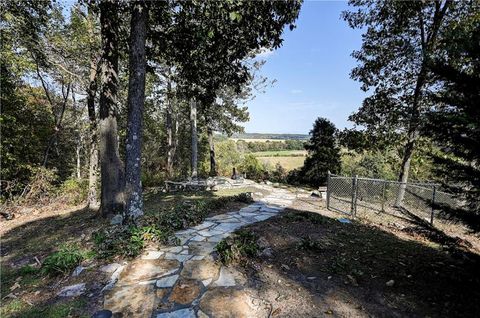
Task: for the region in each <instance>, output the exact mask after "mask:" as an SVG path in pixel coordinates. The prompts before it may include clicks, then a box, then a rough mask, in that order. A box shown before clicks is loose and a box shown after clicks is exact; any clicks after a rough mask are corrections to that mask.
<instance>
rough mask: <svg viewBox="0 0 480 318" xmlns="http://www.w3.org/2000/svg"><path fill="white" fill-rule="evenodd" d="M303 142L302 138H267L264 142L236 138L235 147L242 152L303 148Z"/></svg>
mask: <svg viewBox="0 0 480 318" xmlns="http://www.w3.org/2000/svg"><path fill="white" fill-rule="evenodd" d="M304 142H305V141H304V140H282V141H269V140H267V141H266V142H259V141H246V140H237V149H238V150H239V151H242V152H259V151H281V150H303V149H304V146H303V144H304Z"/></svg>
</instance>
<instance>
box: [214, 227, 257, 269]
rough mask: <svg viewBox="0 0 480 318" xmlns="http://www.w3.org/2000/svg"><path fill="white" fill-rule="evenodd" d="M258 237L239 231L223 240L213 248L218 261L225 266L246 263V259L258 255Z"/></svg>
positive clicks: (248, 232) (251, 233)
mask: <svg viewBox="0 0 480 318" xmlns="http://www.w3.org/2000/svg"><path fill="white" fill-rule="evenodd" d="M257 240H258V236H257V235H256V234H255V233H253V232H250V231H246V230H240V231H237V232H236V233H235V235H234V236H232V237H228V238H226V239H223V240H222V241H220V243H218V245H217V247H216V248H215V249H216V251H217V253H218V256H219V259H220V261H221V262H222V263H223V264H225V265H228V264H231V263H233V262H238V263H246V262H247V260H248V258H250V257H255V256H256V255H257V253H258V249H259V248H258V243H257Z"/></svg>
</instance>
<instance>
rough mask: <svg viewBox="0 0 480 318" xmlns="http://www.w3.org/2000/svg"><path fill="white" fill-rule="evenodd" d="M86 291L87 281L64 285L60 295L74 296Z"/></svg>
mask: <svg viewBox="0 0 480 318" xmlns="http://www.w3.org/2000/svg"><path fill="white" fill-rule="evenodd" d="M84 292H85V283H80V284H75V285H70V286H67V287H64V288H63V289H62V290H61V291H60V292H59V293H58V296H60V297H74V296H80V295H81V294H83V293H84Z"/></svg>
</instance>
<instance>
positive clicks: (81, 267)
mask: <svg viewBox="0 0 480 318" xmlns="http://www.w3.org/2000/svg"><path fill="white" fill-rule="evenodd" d="M84 269H85V267H83V266H82V265H78V266H77V267H76V268H75V269H74V271H73V273H72V276H73V277H76V276H78V275H80V273H81V272H83V270H84Z"/></svg>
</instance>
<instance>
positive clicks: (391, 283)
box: [385, 279, 395, 287]
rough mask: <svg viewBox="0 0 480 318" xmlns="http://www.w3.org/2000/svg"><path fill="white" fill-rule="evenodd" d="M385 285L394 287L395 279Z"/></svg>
mask: <svg viewBox="0 0 480 318" xmlns="http://www.w3.org/2000/svg"><path fill="white" fill-rule="evenodd" d="M385 285H387V286H388V287H392V286H393V285H395V281H394V280H393V279H391V280H389V281H388V282H386V283H385Z"/></svg>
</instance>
